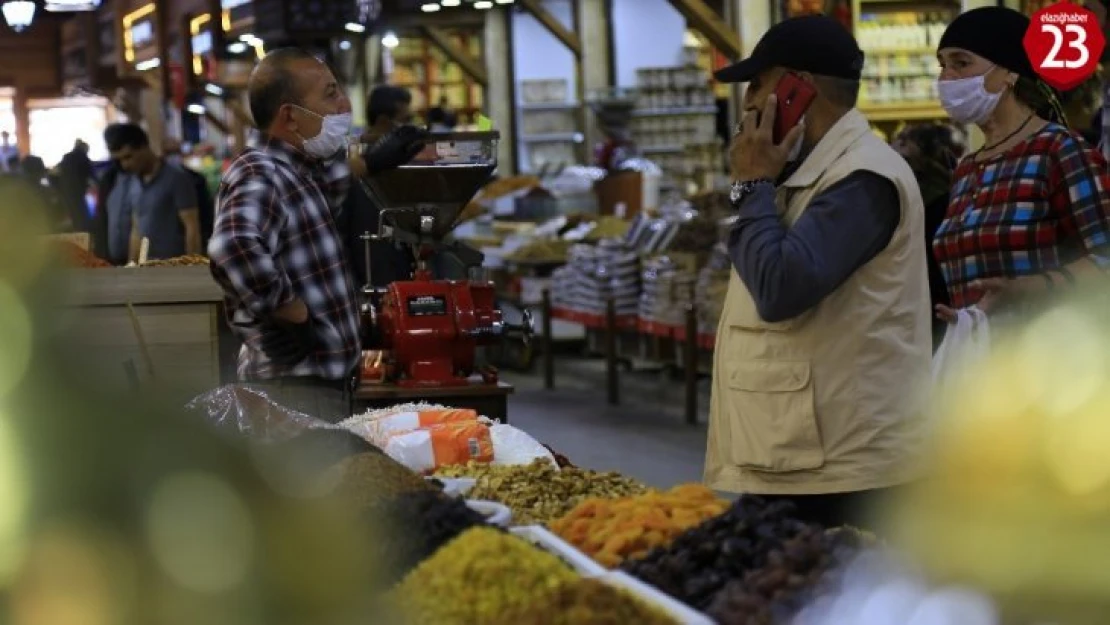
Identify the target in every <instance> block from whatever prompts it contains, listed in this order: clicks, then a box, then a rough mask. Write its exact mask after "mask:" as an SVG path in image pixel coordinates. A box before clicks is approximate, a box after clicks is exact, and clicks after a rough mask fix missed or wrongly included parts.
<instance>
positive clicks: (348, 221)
mask: <svg viewBox="0 0 1110 625" xmlns="http://www.w3.org/2000/svg"><path fill="white" fill-rule="evenodd" d="M411 107H412V94H411V93H409V91H408V90H407V89H404V88H402V87H395V86H392V85H380V86H377V87H374V89H373V90H372V91H371V92H370V96H369V97H368V98H367V101H366V123H367V129H366V131H365V132H364V133H363V134H362V141H363V142H364V143H366V144H369V145H373V144H375V143H377V142H378V141H380V140H382V138H383V137H385V136H386V135H388V134H389V132H390V131H392V130H393V129H394V128H399V127H401V126H405V125H408V124H411V123H412V119H413V115H412V108H411ZM380 212H381V208H380V207H379V206H378V205H377V204H376V203H375V202H374V201H373V200H372V199H371V198H370V195H369V194H368V193H367V192H366V188H365V187H364V186H363V185H362V184H355V185H353V186H352V187H351V191H350V193H349V194H348V195H347V200H346V203H345V204H344V206H343V219H342V221H341V226H340V227H341V229H342V230H343V242H344V244H345V245H346V248H347V257H348V258H349V259H350V260H351V273H352V274H353V277H354V279H355V284H356V286H362V285H365V284H367V283H368V282H369V280H368V278H367V275H366V261H365V257H366V247H365V245H366V244H365V243H364V242H363V240H362V235H363V233H366V232H369V233H371V234H377V233H378V216H379V213H380ZM370 264H371V266H372V273H373V279H374V280H373V286H377V287H384V286H386V285H388V284H390V283H392V282H396V281H397V280H407V279H409V278H410V277H411V276H412V264H413V258H412V253H411V252H409V251H407V250H405V249H403V248H401V247H399V246H398V245H396V244H394V243H392V242H390V241H378V242H375V243H374V244H373V245H372V246H371V249H370Z"/></svg>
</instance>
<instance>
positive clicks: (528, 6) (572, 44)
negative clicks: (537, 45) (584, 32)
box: [518, 0, 582, 59]
mask: <svg viewBox="0 0 1110 625" xmlns="http://www.w3.org/2000/svg"><path fill="white" fill-rule="evenodd" d="M518 4H520V6H521V7H522V8H523V9H524V10H525V11H527V12H529V13H531V14H532V17H534V18H536V21H538V22H539V23H540V24H541V25H542V26H543V27H544V28H546V29H547V31H548V32H549V33H551V34H552V35H553V36H554V37H555V38H556V39H558V40H559V41H560V42H562V44H563V45H564V46H566V47H567V49H568V50H570V51H571V52H572V53H573V54H574V58H576V59H581V58H582V40H581V39H579V38H578V34H577V33H575V32H574V31H573V30H570V29H568V28H567V27H566V26H563V23H562V22H560V21H559V18H557V17H555V16H554V15H552V13H551V11H548V10H547V9H546V8H545V7H544V6H543V5H542V4H540V0H520V2H519V3H518Z"/></svg>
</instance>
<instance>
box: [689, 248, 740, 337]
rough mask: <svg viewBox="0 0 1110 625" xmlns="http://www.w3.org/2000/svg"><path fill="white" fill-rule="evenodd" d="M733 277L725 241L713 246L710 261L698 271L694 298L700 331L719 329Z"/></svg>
mask: <svg viewBox="0 0 1110 625" xmlns="http://www.w3.org/2000/svg"><path fill="white" fill-rule="evenodd" d="M731 277H732V259H730V258H729V255H728V248H726V247H725V245H724V244H723V243H718V244H717V245H715V246H713V251H712V252H711V253H710V255H709V261H708V262H707V263H706V265H705V266H704V267H702V268H701V271H699V272H698V281H697V284H696V285H695V286H694V298H695V299H696V300H697V302H698V308H697V312H698V332H699V333H703V334H710V333H713V332H716V331H717V324H718V322H719V321H720V319H721V312H722V311H723V310H724V309H725V297H726V296H727V295H728V283H729V280H730V279H731Z"/></svg>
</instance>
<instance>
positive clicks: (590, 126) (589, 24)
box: [576, 0, 615, 153]
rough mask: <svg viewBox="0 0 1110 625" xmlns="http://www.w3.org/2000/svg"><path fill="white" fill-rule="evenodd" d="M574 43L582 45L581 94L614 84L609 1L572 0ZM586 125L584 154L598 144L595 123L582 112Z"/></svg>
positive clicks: (579, 77) (592, 118)
mask: <svg viewBox="0 0 1110 625" xmlns="http://www.w3.org/2000/svg"><path fill="white" fill-rule="evenodd" d="M576 2H577V7H578V11H577V16H576V17H577V27H578V39H579V41H580V42H581V44H582V58H583V59H587V60H588V61H589V62H588V63H583V64H582V65H581V70H580V72H579V75H578V81H579V83H580V84H582V85H583V88H582V92H583V93H584V94H585V95H587V96H588V94H589V93H590V92H592V91H594V90H597V89H605V88H607V87H611V86H612V85H613V83H614V80H615V75H614V72H613V67H614V62H615V59H613V58H612V51H613V46H612V41H611V40H610V37H611V36H612V32H613V29H612V23H611V22H612V13H610V9H611V7H612V4H611V1H610V0H576ZM585 117H586V123H585V125H584V126H582V132H583V133H585V135H586V148H587V153H589V151H590V150H592V149H593V146H594V145H595V144H597V143H598V142H600V141H601V140H602V136H601V131H600V129H599V128H598V125H597V120H596V119H595V118H594V116H593V115H592V114H590V113H589V111H588V109H586V113H585Z"/></svg>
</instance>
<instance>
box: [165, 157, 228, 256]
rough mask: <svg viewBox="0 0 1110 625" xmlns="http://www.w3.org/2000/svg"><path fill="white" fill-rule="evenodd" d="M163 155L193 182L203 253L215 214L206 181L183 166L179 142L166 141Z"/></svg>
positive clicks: (199, 174) (183, 159) (196, 172)
mask: <svg viewBox="0 0 1110 625" xmlns="http://www.w3.org/2000/svg"><path fill="white" fill-rule="evenodd" d="M163 153H164V156H165V159H166V161H168V162H169V163H172V164H173V165H176V166H177V167H180V168H181V170H182V171H184V172H185V173H186V174H187V175H188V176H189V179H190V180H192V182H193V192H194V194H195V196H196V198H197V211H198V213H197V217H198V218H199V219H200V249H201V250H202V253H203V250H204V249H205V248H207V247H208V240H209V239H211V238H212V223H213V220H214V219H215V212H216V204H215V202H213V201H212V194H211V193H210V192H209V191H208V180H207V179H206V178H205V177H204V175H203V174H201V173H200V172H198V171H195V170H193V169H192V168H190V167H188V166H187V165H186V164H185V157H184V154H182V153H181V143H180V142H179V141H174V140H171V141H168V142H167V144H166V146H165V149H164V150H163Z"/></svg>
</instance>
